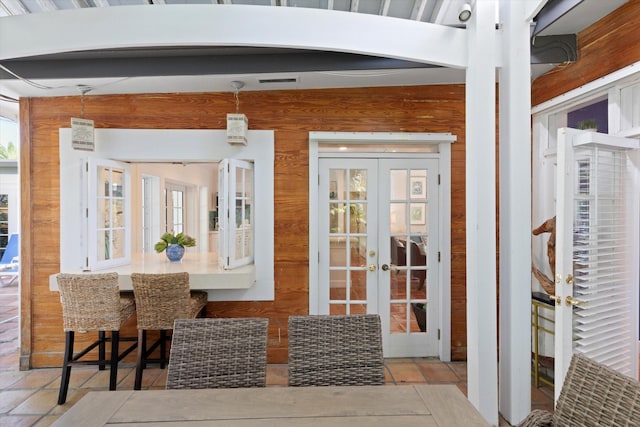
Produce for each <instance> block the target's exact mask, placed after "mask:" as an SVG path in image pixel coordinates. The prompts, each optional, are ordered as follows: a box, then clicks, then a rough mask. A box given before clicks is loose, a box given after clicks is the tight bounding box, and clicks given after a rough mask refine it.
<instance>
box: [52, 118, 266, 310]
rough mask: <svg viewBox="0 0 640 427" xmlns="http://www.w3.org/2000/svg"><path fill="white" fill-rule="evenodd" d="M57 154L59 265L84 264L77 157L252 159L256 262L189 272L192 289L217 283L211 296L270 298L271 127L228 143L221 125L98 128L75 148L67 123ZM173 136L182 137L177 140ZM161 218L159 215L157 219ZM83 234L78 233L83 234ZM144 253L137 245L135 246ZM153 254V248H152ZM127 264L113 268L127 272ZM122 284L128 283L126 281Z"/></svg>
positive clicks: (75, 269) (68, 268)
mask: <svg viewBox="0 0 640 427" xmlns="http://www.w3.org/2000/svg"><path fill="white" fill-rule="evenodd" d="M59 132H60V139H59V147H58V148H59V160H60V236H59V238H60V270H59V271H61V272H65V273H79V272H81V271H82V270H83V263H84V252H83V251H82V248H83V247H85V246H86V242H80V243H79V242H78V234H77V232H76V231H75V230H77V228H78V224H81V223H82V217H81V209H79V206H80V205H81V201H80V198H81V194H82V188H81V180H82V177H81V170H82V167H81V164H82V162H81V159H83V158H86V157H88V156H89V157H101V158H110V159H115V160H120V161H123V162H129V163H145V162H155V163H158V162H159V163H166V162H168V163H175V162H192V163H193V162H219V161H220V160H221V159H224V158H237V159H245V160H249V161H253V162H254V169H255V177H256V179H255V185H256V188H255V191H254V195H255V211H256V212H259V215H255V218H254V224H255V242H254V247H255V251H254V252H255V253H254V264H253V265H251V266H247V267H246V268H239V269H236V270H230V271H228V272H227V271H223V270H221V269H219V268H218V266H217V264H216V263H215V262H214V263H211V265H209V264H207V263H203V264H201V268H202V269H203V272H202V274H200V275H198V276H194V277H193V281H192V284H193V286H195V288H196V289H215V292H209V301H273V299H274V297H275V280H274V233H275V230H274V177H275V174H274V161H275V151H274V150H275V133H274V131H272V130H249V131H248V140H249V144H248V145H246V146H236V145H230V144H228V143H227V138H226V136H227V135H226V131H225V130H209V129H96V130H95V134H96V135H95V139H96V146H95V151H94V152H87V151H81V150H74V149H73V146H72V144H71V129H70V128H61V129H60V131H59ZM176 141H180V143H179V144H177V143H176ZM158 221H159V223H160V220H158ZM81 240H82V238H81ZM137 252H140V254H141V253H142V252H141V250H137V251H136V255H137ZM153 255H156V254H153ZM127 268H128V267H127V266H125V267H120V269H116V270H119V271H122V272H123V274H125V275H126V274H128V273H127V271H128V270H127ZM125 285H126V283H125ZM49 288H50V289H51V290H57V280H56V274H52V275H50V276H49Z"/></svg>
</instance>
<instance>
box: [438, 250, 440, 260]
mask: <svg viewBox="0 0 640 427" xmlns="http://www.w3.org/2000/svg"><path fill="white" fill-rule="evenodd" d="M440 260H441V258H440V251H438V262H440Z"/></svg>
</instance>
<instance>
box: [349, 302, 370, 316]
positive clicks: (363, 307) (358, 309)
mask: <svg viewBox="0 0 640 427" xmlns="http://www.w3.org/2000/svg"><path fill="white" fill-rule="evenodd" d="M349 314H367V304H351V305H349Z"/></svg>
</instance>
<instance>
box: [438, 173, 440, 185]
mask: <svg viewBox="0 0 640 427" xmlns="http://www.w3.org/2000/svg"><path fill="white" fill-rule="evenodd" d="M438 185H440V174H438Z"/></svg>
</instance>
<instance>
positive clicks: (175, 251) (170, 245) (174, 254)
mask: <svg viewBox="0 0 640 427" xmlns="http://www.w3.org/2000/svg"><path fill="white" fill-rule="evenodd" d="M195 245H196V239H194V238H193V237H191V236H189V235H187V234H184V233H178V234H173V233H168V232H167V233H164V234H163V235H162V236H161V237H160V241H159V242H158V243H156V244H155V246H154V247H153V248H154V249H155V251H156V252H158V253H160V252H163V251H166V254H167V258H169V260H170V261H180V260H181V259H182V257H183V256H184V248H185V247H193V246H195Z"/></svg>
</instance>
